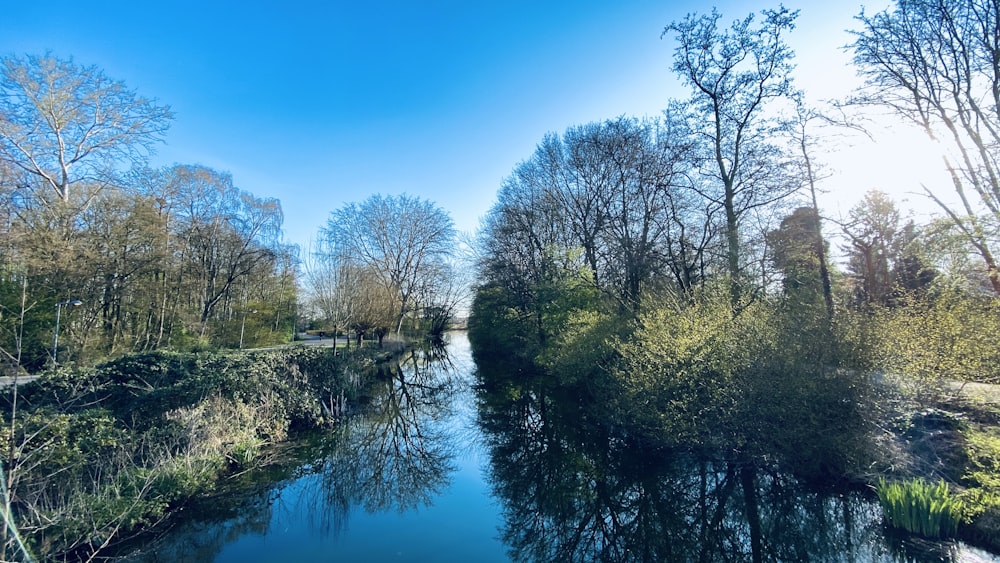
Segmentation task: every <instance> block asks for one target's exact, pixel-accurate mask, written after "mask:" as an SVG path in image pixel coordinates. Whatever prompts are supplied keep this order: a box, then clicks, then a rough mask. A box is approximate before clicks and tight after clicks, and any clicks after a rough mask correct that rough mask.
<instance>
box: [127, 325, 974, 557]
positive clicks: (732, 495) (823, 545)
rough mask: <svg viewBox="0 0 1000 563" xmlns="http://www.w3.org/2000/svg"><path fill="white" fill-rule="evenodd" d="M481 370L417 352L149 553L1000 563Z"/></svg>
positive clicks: (456, 341)
mask: <svg viewBox="0 0 1000 563" xmlns="http://www.w3.org/2000/svg"><path fill="white" fill-rule="evenodd" d="M475 369H476V368H475V365H474V364H473V362H472V359H471V355H470V351H469V345H468V341H467V339H466V338H465V335H464V334H462V333H456V334H453V335H451V341H450V343H449V345H448V347H447V349H446V351H444V352H440V353H420V352H417V353H414V354H412V355H410V356H409V357H407V358H406V359H405V360H404V361H403V362H401V363H400V366H399V368H398V369H395V370H393V374H392V377H391V379H389V380H387V381H386V382H385V383H384V384H382V385H381V386H380V387H379V388H378V390H377V392H376V394H375V397H374V400H373V402H372V406H371V408H370V410H369V412H367V413H365V415H364V416H357V417H354V418H353V419H352V420H351V421H349V422H348V423H345V424H343V425H342V426H341V427H339V428H338V429H336V430H335V431H331V436H329V438H328V439H327V440H324V444H323V445H322V447H320V448H318V449H314V450H309V451H308V452H307V453H306V454H304V455H303V458H304V459H306V460H308V461H303V462H302V463H301V464H300V465H299V466H298V467H296V468H294V469H293V470H291V471H286V472H285V473H284V474H281V475H278V476H276V478H277V479H278V480H277V482H276V483H272V484H270V485H267V486H264V487H260V488H258V489H257V490H256V491H255V492H253V493H249V494H244V495H242V496H241V497H240V498H239V499H234V500H233V503H231V505H227V506H220V507H218V510H217V511H215V512H216V514H215V515H214V516H209V515H208V514H207V512H210V511H206V510H201V511H199V512H201V513H205V514H202V516H195V515H192V516H191V517H190V521H189V522H187V523H185V524H183V525H180V526H178V527H177V528H175V529H174V530H172V531H171V532H170V533H169V534H168V536H167V537H165V538H163V539H162V541H160V542H157V544H156V548H155V550H150V551H148V552H147V553H145V554H144V555H143V556H142V557H136V558H135V559H134V560H136V561H217V562H230V561H231V562H237V561H238V562H248V561H365V562H380V561H419V562H422V563H428V562H436V561H444V562H447V561H456V562H457V561H462V562H466V561H475V562H489V561H511V560H515V561H708V562H714V561H754V560H761V561H858V562H863V561H940V560H956V561H988V560H993V559H992V558H991V557H990V556H989V555H987V554H985V553H983V552H980V551H978V550H973V549H970V548H968V547H965V546H961V545H931V546H922V547H919V548H918V547H914V546H903V545H901V544H900V542H898V541H895V540H891V539H887V538H886V537H885V536H884V534H883V529H882V525H881V519H880V516H879V511H878V509H877V506H875V505H874V504H873V503H872V502H871V501H870V500H868V499H866V498H863V497H862V496H860V495H858V494H854V493H843V492H839V493H838V492H831V491H826V492H816V491H813V490H810V489H808V488H806V487H804V486H802V485H801V484H799V483H797V482H796V481H795V480H794V479H792V478H790V477H789V476H787V475H783V474H781V473H778V472H776V471H774V470H773V469H770V468H760V467H750V466H741V465H737V464H733V463H728V462H726V461H723V460H713V459H705V458H701V457H699V458H695V457H692V456H676V455H673V456H666V454H663V453H654V452H644V451H636V449H635V448H630V447H627V446H625V444H624V441H623V440H622V437H621V436H618V435H614V434H613V433H612V432H611V431H608V430H606V429H604V428H605V427H607V426H608V425H605V424H593V421H589V420H588V410H587V409H586V407H585V406H581V405H579V404H574V401H573V400H572V397H562V398H560V397H557V396H554V395H553V394H551V393H545V392H541V391H538V390H537V389H527V388H519V387H516V386H513V387H506V388H503V389H501V390H495V391H493V392H491V393H489V394H487V393H485V392H481V391H480V392H477V391H476V390H474V385H475V383H476V379H475ZM602 429H603V430H602Z"/></svg>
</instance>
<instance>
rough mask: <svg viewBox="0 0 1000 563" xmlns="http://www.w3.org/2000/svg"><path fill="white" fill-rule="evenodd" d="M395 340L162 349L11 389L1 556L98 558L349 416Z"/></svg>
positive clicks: (395, 349) (397, 346) (65, 370)
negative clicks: (295, 442) (310, 434)
mask: <svg viewBox="0 0 1000 563" xmlns="http://www.w3.org/2000/svg"><path fill="white" fill-rule="evenodd" d="M392 344H393V345H394V346H390V344H389V343H388V342H387V343H386V347H385V348H381V347H375V346H368V347H364V348H357V347H355V348H351V349H344V348H332V347H316V346H313V347H307V346H291V347H286V348H278V349H271V350H260V351H252V350H251V351H235V350H231V351H214V352H185V353H182V352H167V351H158V352H150V353H143V354H136V355H129V356H125V357H122V358H119V359H117V360H113V361H109V362H106V363H103V364H100V365H98V366H96V367H93V368H82V367H80V368H77V367H60V368H58V369H57V370H52V371H48V372H45V373H43V374H41V376H40V377H39V378H38V379H36V380H34V381H30V382H28V383H25V384H23V385H20V386H18V388H17V389H16V390H15V389H9V390H5V391H6V392H5V397H6V400H5V401H4V402H3V409H4V411H5V412H4V414H5V420H7V421H11V420H12V421H13V422H11V423H10V424H9V426H7V427H6V428H5V430H4V437H5V440H4V442H5V446H6V451H5V454H6V455H5V456H4V464H3V471H4V473H3V477H4V485H5V489H4V491H5V492H7V496H6V498H5V499H4V501H5V504H4V506H5V516H6V518H5V524H6V525H5V526H4V534H5V540H8V541H5V545H8V552H6V553H5V554H4V557H3V559H4V560H56V559H60V560H61V559H74V560H92V559H94V558H95V557H97V556H99V555H103V554H105V553H106V552H114V551H115V550H116V548H117V547H119V546H120V545H123V544H126V543H127V542H128V541H129V540H130V539H131V538H134V537H136V536H141V535H143V534H147V533H148V532H149V531H150V530H153V529H155V528H156V526H158V525H160V524H163V523H165V522H168V521H169V520H170V519H171V518H172V517H173V516H174V515H175V514H176V513H178V512H179V511H180V510H182V509H183V507H184V506H185V505H186V504H188V503H190V502H191V501H192V500H194V499H196V498H202V497H206V496H210V495H212V494H214V493H215V492H216V491H217V490H219V489H220V487H224V484H225V482H226V481H227V480H228V479H230V478H232V477H234V476H238V475H239V474H241V473H244V472H246V471H250V470H253V469H257V468H261V467H264V466H267V465H269V464H271V463H273V462H276V461H278V458H279V457H280V456H281V455H282V454H281V453H280V450H281V448H278V447H276V446H278V445H281V444H283V443H287V441H288V440H290V439H294V438H295V437H296V436H302V435H305V434H306V433H308V432H309V431H310V430H315V429H321V428H323V427H325V426H329V425H332V424H336V422H337V420H339V419H340V418H341V417H343V416H348V415H349V414H350V413H351V412H352V411H354V410H355V409H356V408H357V406H358V405H359V404H361V403H363V402H364V401H366V393H367V390H368V388H369V386H370V385H371V383H372V382H373V381H375V380H376V379H377V377H378V375H377V367H378V365H379V364H380V363H382V362H385V361H388V360H390V359H391V358H393V357H395V356H396V355H397V354H398V353H399V352H400V351H401V348H402V347H403V346H402V345H403V343H402V342H393V343H392ZM15 392H16V396H17V398H16V400H17V402H16V409H17V410H16V412H13V411H12V406H13V405H15V403H12V399H13V398H14V396H15V395H14V393H15ZM14 523H16V525H14ZM11 549H13V550H14V551H13V552H11V551H10V550H11Z"/></svg>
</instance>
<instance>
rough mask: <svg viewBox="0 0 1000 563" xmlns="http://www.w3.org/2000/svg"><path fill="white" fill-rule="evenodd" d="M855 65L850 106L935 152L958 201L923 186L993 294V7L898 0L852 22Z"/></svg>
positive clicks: (998, 84) (999, 30) (999, 172)
mask: <svg viewBox="0 0 1000 563" xmlns="http://www.w3.org/2000/svg"><path fill="white" fill-rule="evenodd" d="M858 20H859V21H860V22H861V25H862V29H861V30H860V31H856V32H855V41H854V44H853V45H852V48H853V50H854V63H855V65H857V67H858V69H859V70H860V72H861V73H862V76H864V78H865V86H864V88H863V89H862V90H861V91H860V92H859V93H858V96H857V98H856V100H855V101H856V102H858V103H864V104H874V105H876V106H879V107H883V108H887V109H889V110H891V111H892V112H893V113H894V114H895V115H898V116H901V117H903V118H904V119H906V120H908V121H910V122H912V123H914V124H916V125H917V126H919V127H920V128H921V129H923V131H924V132H925V133H926V134H927V136H928V137H929V138H930V139H932V140H934V141H937V142H938V143H939V144H940V146H941V148H942V157H943V159H944V166H945V168H946V169H947V171H948V172H949V174H950V176H951V182H952V186H951V187H952V189H953V191H954V193H955V195H956V196H957V198H958V201H957V203H950V202H948V201H947V200H946V198H945V197H944V196H942V195H941V194H939V193H938V192H937V189H936V187H932V186H923V190H924V193H925V194H926V195H927V196H928V197H930V198H931V199H932V200H933V201H934V202H936V203H937V205H938V206H940V208H941V209H942V210H943V211H944V213H945V214H946V215H947V216H948V217H949V218H950V219H951V220H952V222H954V224H955V226H956V227H957V228H958V230H959V231H960V232H961V233H962V234H963V235H964V236H965V238H966V240H967V241H968V243H969V244H970V245H971V246H972V247H973V248H975V250H976V252H977V253H978V254H979V256H980V257H981V258H982V260H983V264H984V265H985V270H986V274H987V276H988V277H989V281H990V284H991V286H992V289H993V293H994V294H995V295H1000V269H998V268H1000V266H998V264H997V260H996V248H997V243H998V236H997V235H998V226H1000V161H998V158H997V154H998V152H997V150H998V148H1000V2H998V1H997V0H897V1H896V2H895V5H894V6H893V7H892V8H891V9H887V10H885V11H882V12H879V13H877V14H875V15H871V16H869V15H867V14H865V13H864V12H862V13H861V14H860V15H859V16H858Z"/></svg>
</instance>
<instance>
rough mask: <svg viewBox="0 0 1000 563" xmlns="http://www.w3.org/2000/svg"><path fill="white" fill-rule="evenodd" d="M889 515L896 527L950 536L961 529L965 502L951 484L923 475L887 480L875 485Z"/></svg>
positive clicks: (917, 532) (941, 536) (912, 531)
mask: <svg viewBox="0 0 1000 563" xmlns="http://www.w3.org/2000/svg"><path fill="white" fill-rule="evenodd" d="M876 492H877V493H878V499H879V502H880V503H881V505H882V511H883V513H884V514H885V517H886V519H887V520H888V521H889V524H890V525H891V526H892V527H893V528H897V529H900V530H905V531H907V532H910V533H913V534H918V535H921V536H924V537H927V538H947V537H952V536H954V535H955V534H956V533H957V531H958V524H959V522H960V521H961V520H962V518H963V516H964V510H965V504H964V503H963V502H962V501H961V500H959V499H958V498H956V497H954V496H952V495H951V492H950V490H949V488H948V484H947V483H945V482H944V481H939V482H938V483H937V484H936V485H932V484H930V483H928V482H926V481H924V480H923V479H914V480H911V481H901V482H893V483H889V482H886V481H885V480H884V479H880V480H879V483H878V486H877V487H876Z"/></svg>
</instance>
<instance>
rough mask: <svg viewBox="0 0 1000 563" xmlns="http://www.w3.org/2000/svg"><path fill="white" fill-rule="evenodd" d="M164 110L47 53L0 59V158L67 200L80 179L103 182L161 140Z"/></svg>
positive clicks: (93, 69) (93, 71) (50, 193)
mask: <svg viewBox="0 0 1000 563" xmlns="http://www.w3.org/2000/svg"><path fill="white" fill-rule="evenodd" d="M171 118H172V115H171V112H170V109H169V108H168V107H166V106H161V105H157V104H156V103H155V102H154V101H152V100H149V99H146V98H144V97H142V96H139V95H137V94H136V93H135V92H134V91H132V90H129V89H128V88H127V87H126V86H125V84H124V83H123V82H121V81H118V80H113V79H111V78H108V77H107V76H105V75H104V73H103V72H102V71H101V70H100V69H98V68H97V67H94V66H80V65H77V64H76V63H74V62H73V60H72V59H59V58H56V57H54V56H51V55H48V54H46V55H43V56H37V55H29V56H26V57H16V56H12V57H7V58H4V59H2V60H0V160H4V161H7V162H8V163H10V164H12V165H13V166H15V167H17V168H18V169H20V170H22V171H23V172H25V173H27V174H28V175H29V177H31V178H33V179H34V180H35V181H37V182H38V183H39V184H40V185H41V186H42V187H43V188H44V190H43V191H44V192H46V193H45V194H41V193H39V194H37V196H38V197H40V198H41V199H42V200H44V201H49V198H50V197H52V196H54V197H55V199H56V201H58V202H63V203H66V202H69V201H70V198H71V195H72V193H71V192H72V189H73V187H74V186H75V185H78V184H81V183H89V184H99V185H103V184H106V183H107V182H108V180H109V178H110V172H111V170H109V167H111V166H115V165H121V164H122V163H134V162H137V161H138V160H140V159H141V157H143V156H144V154H145V153H146V152H148V151H149V150H151V149H152V147H153V145H154V144H155V143H156V142H157V141H159V140H161V138H162V135H163V133H164V132H165V131H166V130H167V128H168V127H169V125H170V120H171Z"/></svg>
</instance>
